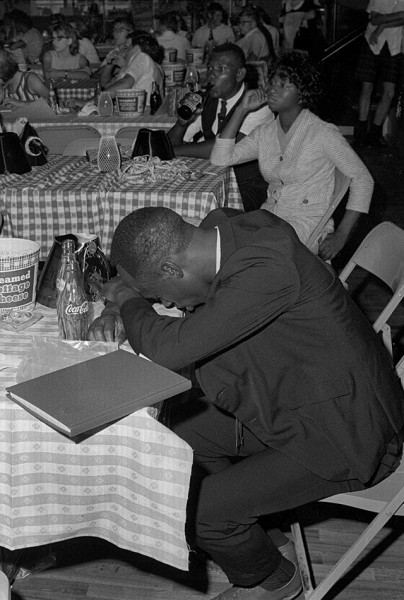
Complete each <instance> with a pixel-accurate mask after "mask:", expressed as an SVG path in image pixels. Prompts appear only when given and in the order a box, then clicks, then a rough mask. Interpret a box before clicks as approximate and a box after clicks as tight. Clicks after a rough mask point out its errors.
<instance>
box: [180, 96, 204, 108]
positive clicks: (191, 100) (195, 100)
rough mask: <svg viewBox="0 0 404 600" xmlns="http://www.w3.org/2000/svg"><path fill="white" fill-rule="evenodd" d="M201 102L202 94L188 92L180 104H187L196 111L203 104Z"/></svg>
mask: <svg viewBox="0 0 404 600" xmlns="http://www.w3.org/2000/svg"><path fill="white" fill-rule="evenodd" d="M201 102H202V96H201V95H200V94H187V95H186V96H184V98H183V99H182V101H181V103H180V106H187V107H188V108H190V109H191V111H192V112H194V111H195V110H196V109H197V108H198V106H199V105H200V104H201Z"/></svg>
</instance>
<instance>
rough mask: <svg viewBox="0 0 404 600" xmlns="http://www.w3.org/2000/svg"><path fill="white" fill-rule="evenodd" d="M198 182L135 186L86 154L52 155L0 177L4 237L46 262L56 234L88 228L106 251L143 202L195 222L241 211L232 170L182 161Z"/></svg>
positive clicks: (0, 207) (0, 202) (169, 181)
mask: <svg viewBox="0 0 404 600" xmlns="http://www.w3.org/2000/svg"><path fill="white" fill-rule="evenodd" d="M183 160H184V162H186V164H187V165H188V166H189V168H190V169H191V170H192V171H197V170H200V171H202V172H203V173H205V174H204V175H203V176H202V177H201V178H200V179H197V180H196V181H185V182H184V181H177V180H167V181H159V182H157V183H147V184H141V185H134V184H133V183H131V182H129V181H125V179H122V178H121V177H120V176H119V173H118V172H113V173H100V172H99V171H98V169H97V167H96V166H95V165H92V164H90V163H88V162H87V160H86V158H85V157H72V156H52V157H50V158H49V161H48V164H46V165H43V166H42V167H33V169H32V171H31V172H30V173H25V174H24V175H17V174H11V175H2V176H0V184H1V185H0V212H1V213H3V215H4V226H3V235H4V236H13V237H23V238H28V239H31V240H34V241H36V242H37V243H38V244H39V245H40V247H41V250H40V260H45V259H46V257H47V255H48V253H49V251H50V250H51V248H52V244H53V241H54V236H55V235H62V234H65V233H77V232H80V231H88V232H90V233H95V234H97V235H99V237H100V241H101V246H102V249H103V251H104V252H105V254H107V255H108V254H109V252H110V249H111V241H112V236H113V233H114V231H115V228H116V226H117V225H118V223H119V222H120V221H121V220H122V218H123V217H124V216H125V215H127V214H128V213H130V212H132V211H133V210H136V209H137V208H141V207H143V206H165V207H167V208H171V209H173V210H175V211H176V212H178V213H179V214H181V215H182V216H183V218H184V219H185V220H187V221H188V222H190V223H192V224H195V225H198V224H199V223H200V222H201V221H202V219H203V218H204V217H205V216H206V215H207V214H208V213H209V212H210V211H212V210H213V209H215V208H219V207H224V206H228V207H230V208H236V209H239V210H242V208H243V206H242V202H241V197H240V192H239V189H238V186H237V181H236V178H235V175H234V171H233V169H231V168H229V167H217V166H213V165H211V164H210V163H209V162H208V161H206V160H204V159H198V158H188V159H183Z"/></svg>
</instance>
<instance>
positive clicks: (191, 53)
mask: <svg viewBox="0 0 404 600" xmlns="http://www.w3.org/2000/svg"><path fill="white" fill-rule="evenodd" d="M204 56H205V50H204V49H203V48H189V49H188V50H187V53H186V60H187V63H188V64H190V65H201V64H202V63H203V57H204Z"/></svg>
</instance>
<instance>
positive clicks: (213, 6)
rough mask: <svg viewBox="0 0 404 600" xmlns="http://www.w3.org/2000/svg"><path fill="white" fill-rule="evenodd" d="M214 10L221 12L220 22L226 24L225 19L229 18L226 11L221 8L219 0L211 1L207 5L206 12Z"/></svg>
mask: <svg viewBox="0 0 404 600" xmlns="http://www.w3.org/2000/svg"><path fill="white" fill-rule="evenodd" d="M216 11H220V12H221V13H222V22H223V23H224V24H225V25H227V21H228V19H229V15H228V13H227V11H226V10H225V9H224V8H223V6H222V5H221V4H219V2H211V3H210V4H209V5H208V7H207V9H206V12H207V13H208V14H209V13H213V12H216Z"/></svg>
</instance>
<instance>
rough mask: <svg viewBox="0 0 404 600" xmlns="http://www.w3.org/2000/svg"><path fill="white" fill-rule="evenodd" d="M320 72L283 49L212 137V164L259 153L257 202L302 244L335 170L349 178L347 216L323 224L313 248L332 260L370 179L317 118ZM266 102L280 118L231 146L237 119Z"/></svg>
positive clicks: (367, 196)
mask: <svg viewBox="0 0 404 600" xmlns="http://www.w3.org/2000/svg"><path fill="white" fill-rule="evenodd" d="M321 91H322V90H321V86H320V74H319V72H318V71H317V69H316V68H315V67H314V65H313V64H312V63H311V61H310V60H309V58H308V57H307V56H305V55H304V54H301V53H299V52H289V53H286V54H285V55H284V56H283V58H281V59H278V61H277V62H276V63H275V64H274V65H273V67H272V70H271V72H270V78H269V85H268V90H267V92H264V91H263V90H250V91H248V92H247V93H246V94H245V96H244V98H243V100H242V102H241V103H240V104H239V105H238V106H237V108H236V109H235V111H234V113H233V115H232V117H231V119H230V121H229V122H228V124H227V125H226V127H225V128H224V129H223V131H222V133H221V134H220V136H219V137H217V138H216V141H215V144H214V146H213V149H212V153H211V157H210V159H211V162H212V163H213V164H216V165H226V166H228V165H234V164H240V163H243V162H247V161H250V160H254V159H257V158H258V161H259V168H260V171H261V173H262V175H263V177H264V179H265V180H266V181H267V182H268V193H267V200H266V201H265V202H264V204H263V205H262V206H261V208H262V209H266V210H269V211H271V212H273V213H274V214H276V215H278V216H279V217H282V218H283V219H285V221H287V222H288V223H290V224H291V225H292V226H293V227H294V228H295V230H296V233H297V235H298V236H299V238H300V240H301V241H302V242H303V243H304V244H305V243H307V241H308V239H309V237H310V235H311V233H312V232H313V230H314V229H315V227H316V225H317V224H318V223H319V221H320V220H321V218H322V216H323V215H324V214H325V212H326V211H327V209H328V207H329V204H330V200H331V197H332V194H333V190H334V180H335V167H337V168H338V169H339V170H340V171H341V172H342V173H344V174H345V175H346V176H347V177H349V178H350V179H351V184H350V189H349V198H348V201H347V205H346V210H345V213H344V215H343V217H342V219H341V222H340V223H339V225H338V227H337V229H336V230H335V231H333V224H332V222H331V223H330V222H329V224H328V226H327V227H326V229H325V231H324V234H323V237H322V241H321V242H320V244H319V248H318V253H319V255H320V256H321V257H322V258H323V259H324V260H329V259H332V258H334V257H335V256H336V255H337V254H338V252H340V250H341V249H342V248H343V247H344V245H345V243H346V241H347V239H348V237H349V235H350V233H351V231H352V230H353V227H354V226H355V224H356V223H357V221H358V219H359V216H360V214H361V213H367V212H368V210H369V205H370V200H371V197H372V192H373V179H372V177H371V175H370V173H369V171H368V170H367V168H366V167H365V165H364V164H363V162H362V161H361V159H360V158H359V156H358V155H357V154H356V153H355V152H354V150H353V149H352V148H351V146H350V145H349V144H348V142H347V141H346V140H345V138H344V137H343V135H342V134H341V133H340V131H339V129H338V128H337V127H336V126H335V125H333V124H331V123H326V122H325V121H322V120H321V119H320V118H319V117H317V116H316V115H315V114H313V112H311V110H310V108H313V106H314V105H315V103H316V101H317V100H318V98H319V97H320V94H321ZM265 101H266V102H267V104H268V106H269V108H270V109H271V111H272V112H274V113H277V115H278V116H277V118H276V119H275V120H273V121H271V122H270V123H268V124H265V125H260V126H258V127H256V128H255V129H254V130H253V131H252V132H251V133H250V134H249V135H247V136H246V137H244V138H243V139H242V140H240V141H239V142H238V143H237V144H235V136H236V134H237V131H238V129H239V127H240V123H241V122H242V121H243V119H244V118H245V116H246V114H247V113H249V112H250V111H254V110H257V108H259V107H261V106H262V105H263V104H264V103H265Z"/></svg>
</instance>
